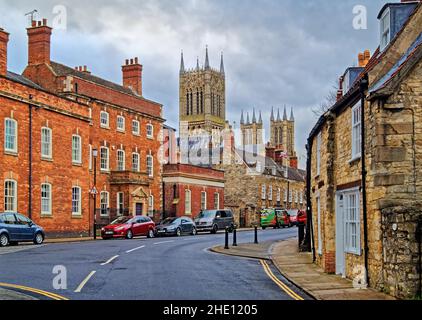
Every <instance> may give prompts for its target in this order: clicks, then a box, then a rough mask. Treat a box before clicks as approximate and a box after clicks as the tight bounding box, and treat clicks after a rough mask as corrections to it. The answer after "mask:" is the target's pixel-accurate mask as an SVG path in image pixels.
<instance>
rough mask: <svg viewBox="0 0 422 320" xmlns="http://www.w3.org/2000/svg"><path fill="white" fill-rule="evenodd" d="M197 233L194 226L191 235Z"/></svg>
mask: <svg viewBox="0 0 422 320" xmlns="http://www.w3.org/2000/svg"><path fill="white" fill-rule="evenodd" d="M197 234H198V231H197V230H196V228H193V230H192V233H191V235H193V236H196V235H197Z"/></svg>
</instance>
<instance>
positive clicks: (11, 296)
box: [0, 288, 38, 301]
mask: <svg viewBox="0 0 422 320" xmlns="http://www.w3.org/2000/svg"><path fill="white" fill-rule="evenodd" d="M16 300H20V301H27V300H38V299H36V298H35V297H31V296H28V295H26V294H23V293H20V292H17V291H11V290H7V289H3V288H0V301H16Z"/></svg>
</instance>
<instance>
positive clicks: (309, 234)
mask: <svg viewBox="0 0 422 320" xmlns="http://www.w3.org/2000/svg"><path fill="white" fill-rule="evenodd" d="M312 144H313V142H312V139H309V140H308V144H307V145H306V149H307V151H308V159H307V161H306V167H307V170H306V171H307V175H306V202H307V219H308V223H307V226H306V236H305V244H306V248H307V250H308V252H310V251H311V250H312V257H313V262H315V261H316V252H315V239H314V230H313V219H312V200H311V188H312V185H311V184H312V183H311V181H312V180H311V170H312Z"/></svg>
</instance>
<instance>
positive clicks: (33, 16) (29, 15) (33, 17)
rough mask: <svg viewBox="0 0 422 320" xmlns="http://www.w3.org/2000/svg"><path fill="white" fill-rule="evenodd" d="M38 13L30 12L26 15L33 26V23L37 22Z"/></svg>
mask: <svg viewBox="0 0 422 320" xmlns="http://www.w3.org/2000/svg"><path fill="white" fill-rule="evenodd" d="M37 13H38V10H37V9H34V10H32V11H31V12H28V13H26V14H25V17H28V21H29V25H30V26H31V25H32V21H34V20H35V17H36V14H37Z"/></svg>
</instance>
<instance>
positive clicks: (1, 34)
mask: <svg viewBox="0 0 422 320" xmlns="http://www.w3.org/2000/svg"><path fill="white" fill-rule="evenodd" d="M8 42H9V34H8V33H7V32H6V31H4V30H3V29H2V28H0V76H5V75H6V74H7V43H8Z"/></svg>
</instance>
